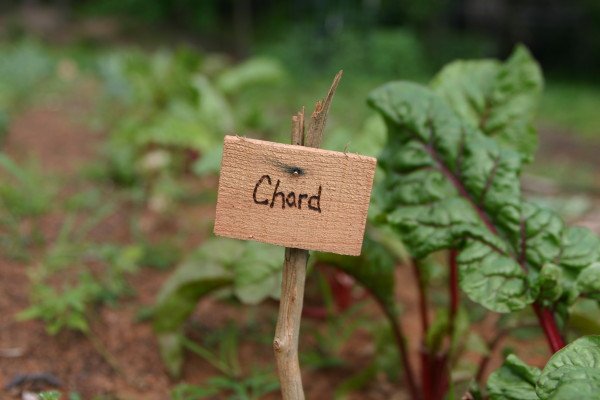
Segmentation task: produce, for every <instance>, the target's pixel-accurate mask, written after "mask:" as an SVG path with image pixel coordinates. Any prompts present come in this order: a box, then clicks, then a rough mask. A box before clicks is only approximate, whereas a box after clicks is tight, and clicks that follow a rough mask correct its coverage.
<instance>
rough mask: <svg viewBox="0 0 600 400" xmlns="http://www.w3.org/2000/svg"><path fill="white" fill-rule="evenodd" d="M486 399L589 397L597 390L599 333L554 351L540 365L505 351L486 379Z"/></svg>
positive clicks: (599, 357) (593, 397) (595, 396)
mask: <svg viewBox="0 0 600 400" xmlns="http://www.w3.org/2000/svg"><path fill="white" fill-rule="evenodd" d="M487 390H488V394H489V398H490V400H567V399H582V400H584V399H585V400H588V399H589V400H592V399H597V398H598V391H599V390H600V336H597V335H596V336H586V337H583V338H580V339H577V340H576V341H574V342H573V343H571V344H569V345H568V346H566V347H565V348H563V349H562V350H560V351H558V352H557V353H556V354H554V355H553V356H552V357H551V358H550V360H549V361H548V363H547V364H546V366H545V367H544V369H543V370H542V371H540V370H539V369H538V368H535V367H530V366H527V365H526V364H525V363H523V362H522V361H521V360H519V359H518V358H517V357H516V356H514V355H509V356H508V357H507V359H506V362H505V363H504V365H503V366H502V367H500V368H499V369H498V370H496V371H495V372H494V373H492V374H491V375H490V377H489V379H488V384H487Z"/></svg>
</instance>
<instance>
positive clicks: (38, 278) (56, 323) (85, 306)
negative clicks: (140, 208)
mask: <svg viewBox="0 0 600 400" xmlns="http://www.w3.org/2000/svg"><path fill="white" fill-rule="evenodd" d="M107 209H111V208H110V207H109V208H105V209H100V210H99V211H98V213H97V215H95V216H92V217H91V218H90V219H88V220H86V221H84V222H83V223H82V224H81V225H80V226H79V228H78V229H74V217H73V216H72V215H71V217H70V218H67V219H66V220H65V222H64V223H63V226H62V228H61V230H60V232H59V235H58V238H57V239H56V241H55V242H54V244H53V245H52V246H51V247H50V248H49V249H48V250H47V251H46V253H45V254H44V257H43V258H42V260H40V262H39V264H38V265H36V266H35V267H34V268H32V270H31V271H30V278H31V281H32V283H31V294H30V306H29V307H28V308H27V309H25V310H23V311H21V312H20V313H19V314H18V315H17V318H18V319H19V320H30V319H40V320H42V321H44V323H45V324H46V331H47V332H48V333H49V334H51V335H54V334H57V333H59V332H60V331H62V330H63V329H70V330H75V331H81V332H83V333H86V334H87V333H89V332H90V326H89V322H90V319H91V317H92V316H93V309H94V306H96V305H98V304H101V303H106V304H111V305H114V304H115V303H116V301H117V299H118V298H120V297H122V296H125V295H127V294H130V293H131V288H130V286H129V284H128V283H127V280H126V277H127V275H130V274H132V273H135V272H137V270H138V268H139V264H140V260H141V258H142V255H143V249H142V248H141V247H140V246H136V245H130V246H117V245H112V244H90V243H88V242H86V240H85V236H86V234H87V233H88V232H89V230H90V229H92V227H93V226H95V225H96V224H97V223H99V222H100V221H102V219H103V218H104V217H105V216H106V210H107ZM91 264H95V266H96V268H95V269H94V270H91V269H90V268H89V267H90V265H91ZM98 266H101V267H102V268H101V269H99V270H98V269H97V267H98ZM65 271H68V272H69V276H71V277H74V278H71V279H65V278H64V275H63V274H64V273H65ZM57 282H60V284H58V283H57Z"/></svg>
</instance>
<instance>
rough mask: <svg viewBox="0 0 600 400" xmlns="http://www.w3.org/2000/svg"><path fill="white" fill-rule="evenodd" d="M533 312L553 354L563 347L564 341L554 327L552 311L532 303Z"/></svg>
mask: <svg viewBox="0 0 600 400" xmlns="http://www.w3.org/2000/svg"><path fill="white" fill-rule="evenodd" d="M533 310H534V311H535V315H536V316H537V318H538V320H539V321H540V325H541V326H542V329H543V330H544V334H545V335H546V339H547V340H548V345H549V346H550V350H551V351H552V353H553V354H554V353H556V352H557V351H559V350H560V349H562V348H563V347H565V341H564V339H563V337H562V335H561V334H560V331H559V330H558V327H557V326H556V320H555V319H554V313H553V312H552V310H550V309H549V308H548V307H544V306H542V305H540V304H539V303H538V302H535V303H533Z"/></svg>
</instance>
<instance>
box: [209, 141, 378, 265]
mask: <svg viewBox="0 0 600 400" xmlns="http://www.w3.org/2000/svg"><path fill="white" fill-rule="evenodd" d="M376 163H377V160H376V159H375V158H373V157H366V156H361V155H357V154H350V153H341V152H336V151H329V150H321V149H315V148H310V147H304V146H292V145H287V144H281V143H273V142H266V141H262V140H255V139H247V138H242V137H238V136H226V137H225V144H224V148H223V160H222V163H221V176H220V178H219V192H218V199H217V212H216V220H215V234H216V235H219V236H225V237H231V238H236V239H243V240H255V241H259V242H265V243H271V244H275V245H279V246H285V247H293V248H299V249H307V250H317V251H327V252H332V253H338V254H347V255H354V256H357V255H360V252H361V247H362V241H363V235H364V230H365V223H366V218H367V212H368V209H369V200H370V197H371V188H372V185H373V175H374V173H375V165H376Z"/></svg>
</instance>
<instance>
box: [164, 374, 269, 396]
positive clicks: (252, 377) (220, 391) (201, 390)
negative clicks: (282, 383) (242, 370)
mask: <svg viewBox="0 0 600 400" xmlns="http://www.w3.org/2000/svg"><path fill="white" fill-rule="evenodd" d="M278 388H279V381H278V380H277V378H275V376H273V373H272V372H269V371H268V370H267V371H263V370H260V369H253V370H252V371H251V373H250V374H249V375H248V376H247V377H243V378H238V379H231V378H229V377H225V376H218V377H213V378H209V379H208V380H207V381H206V383H205V384H204V385H203V386H197V385H189V384H185V383H184V384H179V385H177V386H176V387H175V389H173V393H172V396H173V400H201V399H206V398H207V397H208V396H219V398H220V399H224V400H259V399H261V398H263V396H265V395H266V394H269V393H271V392H273V391H275V390H277V389H278ZM223 396H225V397H223Z"/></svg>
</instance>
